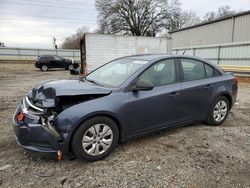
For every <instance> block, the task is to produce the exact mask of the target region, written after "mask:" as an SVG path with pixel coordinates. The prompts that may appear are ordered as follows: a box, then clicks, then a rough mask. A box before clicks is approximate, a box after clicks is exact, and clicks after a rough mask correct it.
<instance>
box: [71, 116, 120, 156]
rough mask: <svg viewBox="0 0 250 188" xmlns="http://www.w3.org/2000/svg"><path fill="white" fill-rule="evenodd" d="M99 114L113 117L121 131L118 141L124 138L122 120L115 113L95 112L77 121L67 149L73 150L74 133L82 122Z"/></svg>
mask: <svg viewBox="0 0 250 188" xmlns="http://www.w3.org/2000/svg"><path fill="white" fill-rule="evenodd" d="M98 116H105V117H108V118H110V119H112V120H113V121H114V122H115V123H116V125H117V128H118V131H119V137H118V141H119V142H120V141H121V140H122V133H123V130H122V126H121V122H120V120H119V119H118V118H117V117H116V116H115V115H113V114H111V113H108V112H99V113H94V114H91V115H88V116H85V117H83V118H82V119H81V120H80V121H79V122H78V123H77V125H76V126H74V129H73V130H72V132H71V134H70V135H69V141H68V146H67V149H68V151H69V152H72V148H71V144H72V138H73V135H74V134H75V132H76V131H77V129H78V128H79V127H80V126H81V124H83V123H84V122H85V121H87V120H88V119H91V118H94V117H98Z"/></svg>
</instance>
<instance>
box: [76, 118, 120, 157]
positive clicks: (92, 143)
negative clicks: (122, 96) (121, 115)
mask: <svg viewBox="0 0 250 188" xmlns="http://www.w3.org/2000/svg"><path fill="white" fill-rule="evenodd" d="M118 137H119V131H118V128H117V125H116V123H115V122H114V121H113V120H112V119H110V118H108V117H105V116H97V117H93V118H91V119H89V120H87V121H85V122H84V123H83V124H82V125H81V126H80V127H79V128H78V129H77V130H76V132H75V134H74V135H73V139H72V150H73V152H74V154H75V155H76V157H77V158H80V159H84V160H88V161H97V160H100V159H103V158H105V157H107V156H108V155H109V154H110V153H111V152H112V151H113V150H114V148H115V147H116V145H117V143H118Z"/></svg>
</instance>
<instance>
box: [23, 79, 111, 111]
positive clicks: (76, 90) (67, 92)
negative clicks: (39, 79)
mask: <svg viewBox="0 0 250 188" xmlns="http://www.w3.org/2000/svg"><path fill="white" fill-rule="evenodd" d="M111 91H112V90H111V89H110V88H105V87H102V86H98V85H96V84H94V83H91V82H88V81H79V80H56V81H47V82H43V83H42V84H39V85H38V86H36V87H34V88H33V89H32V91H31V92H30V93H28V98H29V99H31V100H32V101H33V102H34V103H36V104H37V105H39V104H40V105H42V106H43V107H53V106H55V98H56V97H60V96H76V95H98V94H103V95H108V94H110V93H111ZM40 105H39V106H40Z"/></svg>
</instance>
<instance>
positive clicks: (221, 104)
mask: <svg viewBox="0 0 250 188" xmlns="http://www.w3.org/2000/svg"><path fill="white" fill-rule="evenodd" d="M227 109H228V107H227V103H226V101H224V100H219V101H218V102H217V103H216V105H215V107H214V112H213V117H214V120H215V121H216V122H221V121H223V120H224V119H225V117H226V115H227Z"/></svg>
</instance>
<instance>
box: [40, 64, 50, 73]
mask: <svg viewBox="0 0 250 188" xmlns="http://www.w3.org/2000/svg"><path fill="white" fill-rule="evenodd" d="M40 69H41V71H43V72H46V71H47V70H48V69H49V68H48V66H47V65H42V66H41V68H40Z"/></svg>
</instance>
